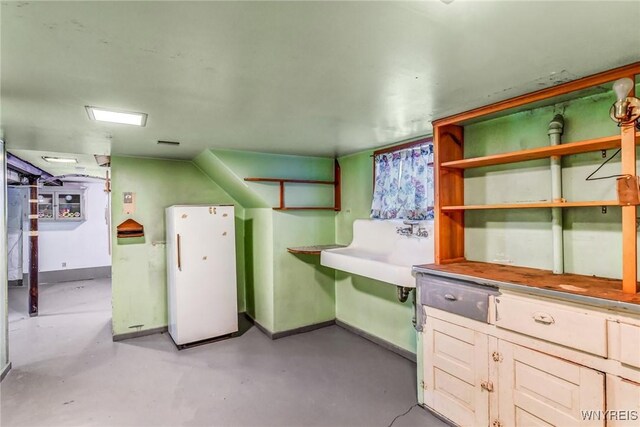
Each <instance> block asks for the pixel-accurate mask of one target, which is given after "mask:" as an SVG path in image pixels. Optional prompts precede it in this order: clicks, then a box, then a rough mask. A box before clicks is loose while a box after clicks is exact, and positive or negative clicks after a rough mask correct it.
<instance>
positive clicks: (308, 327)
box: [244, 312, 336, 340]
mask: <svg viewBox="0 0 640 427" xmlns="http://www.w3.org/2000/svg"><path fill="white" fill-rule="evenodd" d="M244 315H245V317H246V318H247V319H248V320H249V321H250V322H251V323H253V324H254V326H255V327H256V328H258V330H260V332H262V333H263V334H265V335H266V336H268V337H269V339H272V340H277V339H280V338H284V337H289V336H291V335H298V334H304V333H305V332H311V331H315V330H316V329H320V328H326V327H327V326H333V325H335V324H336V321H335V319H331V320H327V321H326V322H320V323H314V324H312V325H306V326H300V327H299V328H293V329H287V330H286V331H279V332H272V331H270V330H269V329H267V328H265V327H264V326H262V325H261V324H260V322H258V321H257V320H256V319H254V318H253V317H251V315H250V314H248V313H247V312H245V313H244Z"/></svg>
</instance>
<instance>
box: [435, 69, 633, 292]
mask: <svg viewBox="0 0 640 427" xmlns="http://www.w3.org/2000/svg"><path fill="white" fill-rule="evenodd" d="M636 74H640V62H636V63H633V64H630V65H627V66H624V67H620V68H616V69H613V70H609V71H606V72H603V73H599V74H595V75H592V76H588V77H585V78H582V79H579V80H575V81H572V82H568V83H563V84H560V85H557V86H554V87H551V88H547V89H542V90H539V91H536V92H532V93H529V94H526V95H522V96H518V97H515V98H511V99H508V100H505V101H501V102H498V103H495V104H491V105H488V106H485V107H481V108H476V109H474V110H470V111H467V112H463V113H460V114H456V115H453V116H450V117H446V118H442V119H438V120H435V121H434V122H433V129H434V152H435V165H434V175H435V177H436V180H435V183H436V184H435V200H436V203H435V204H436V206H435V222H436V225H435V263H436V265H445V264H452V263H456V262H463V261H465V258H464V253H465V251H464V247H465V241H464V212H465V211H466V210H480V209H531V208H555V207H562V208H569V207H587V206H621V205H620V203H619V202H618V201H617V200H607V201H585V202H539V203H505V204H492V205H467V206H465V205H464V170H465V169H468V168H475V167H482V166H492V165H499V164H505V163H515V162H521V161H527V160H535V159H543V158H549V157H552V156H565V155H571V154H578V153H586V152H591V151H599V150H607V149H612V148H621V157H622V171H621V173H622V174H624V175H631V176H636V175H637V173H636V144H638V139H639V137H640V134H639V133H638V132H636V130H635V127H634V126H633V124H627V125H623V126H621V127H620V135H614V136H610V137H604V138H594V139H588V140H584V141H576V142H571V143H566V144H561V145H558V146H549V147H541V148H534V149H529V150H521V151H514V152H509V153H502V154H496V155H492V156H484V157H476V158H469V159H465V158H464V149H463V147H464V123H465V122H467V121H470V120H474V121H478V119H480V118H482V117H485V116H492V115H495V114H496V113H499V112H507V110H511V109H514V108H518V107H522V106H526V105H528V104H532V103H536V102H540V101H544V100H548V99H551V98H554V97H556V96H561V95H566V94H569V93H571V92H576V91H580V90H584V89H588V88H590V87H593V86H599V85H603V84H608V83H612V82H613V81H615V80H617V79H619V78H623V77H629V78H631V79H634V81H635V75H636ZM612 103H613V100H612ZM621 209H622V241H623V244H622V257H623V260H622V261H623V262H622V265H623V271H622V292H624V293H626V294H636V293H640V287H639V286H638V281H637V262H636V260H637V253H638V248H637V229H636V211H637V207H636V206H635V205H624V206H621Z"/></svg>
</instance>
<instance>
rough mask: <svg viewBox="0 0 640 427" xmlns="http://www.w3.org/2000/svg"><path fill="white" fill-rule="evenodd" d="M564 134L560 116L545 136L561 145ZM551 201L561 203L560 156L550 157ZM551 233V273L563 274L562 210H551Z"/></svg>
mask: <svg viewBox="0 0 640 427" xmlns="http://www.w3.org/2000/svg"><path fill="white" fill-rule="evenodd" d="M563 132H564V117H562V114H556V116H555V117H554V118H553V120H551V122H550V123H549V128H548V130H547V134H548V135H549V144H550V145H560V144H561V143H562V133H563ZM551 200H552V201H553V202H562V201H563V200H564V199H563V198H562V164H561V157H560V156H551ZM551 233H552V241H553V272H554V274H563V273H564V249H563V248H564V242H563V235H562V208H551Z"/></svg>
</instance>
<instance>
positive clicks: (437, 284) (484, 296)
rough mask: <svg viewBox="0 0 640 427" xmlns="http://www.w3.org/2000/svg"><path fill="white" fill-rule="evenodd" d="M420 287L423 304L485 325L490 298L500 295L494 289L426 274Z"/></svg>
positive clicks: (422, 276) (419, 281)
mask: <svg viewBox="0 0 640 427" xmlns="http://www.w3.org/2000/svg"><path fill="white" fill-rule="evenodd" d="M418 286H419V287H420V295H421V297H420V302H421V303H422V304H424V305H426V306H428V307H433V308H437V309H440V310H444V311H448V312H449V313H453V314H457V315H460V316H462V317H466V318H469V319H473V320H477V321H479V322H484V323H487V322H488V312H489V298H490V296H491V295H498V294H499V293H498V291H497V290H496V289H494V288H489V287H481V286H475V285H471V284H468V283H466V282H462V281H459V280H453V279H445V278H441V277H434V276H427V275H424V274H421V275H420V276H419V277H418Z"/></svg>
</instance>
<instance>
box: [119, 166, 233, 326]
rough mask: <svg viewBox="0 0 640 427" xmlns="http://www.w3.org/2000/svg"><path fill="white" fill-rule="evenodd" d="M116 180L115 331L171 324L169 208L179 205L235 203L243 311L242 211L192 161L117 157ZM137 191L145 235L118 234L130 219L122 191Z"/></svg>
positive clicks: (136, 213)
mask: <svg viewBox="0 0 640 427" xmlns="http://www.w3.org/2000/svg"><path fill="white" fill-rule="evenodd" d="M111 170H112V176H113V182H112V215H111V217H112V224H113V227H112V239H113V255H112V260H113V266H112V277H113V278H112V301H113V333H114V334H123V333H128V332H133V331H136V330H145V329H151V328H156V327H161V326H166V325H167V295H166V255H165V246H164V245H162V244H159V245H153V242H158V241H164V240H165V222H164V210H165V208H166V207H167V206H171V205H174V204H214V203H226V204H229V203H234V204H236V249H237V253H238V254H237V268H238V308H239V310H240V311H244V272H245V268H244V227H243V216H244V211H243V209H242V208H241V207H240V206H238V205H237V203H235V201H234V200H233V199H232V198H231V197H230V196H229V195H228V194H227V193H226V192H224V191H223V190H222V189H221V188H220V187H219V186H218V185H217V184H215V183H214V182H212V181H211V180H210V179H209V178H208V177H207V176H206V175H205V174H203V173H202V172H201V171H200V170H199V169H198V168H197V167H196V166H195V165H194V164H193V163H192V162H186V161H171V160H156V159H143V158H132V157H118V156H113V157H112V159H111ZM125 191H132V192H134V193H136V212H135V213H134V214H133V215H131V216H130V217H131V218H133V219H135V220H136V221H138V222H140V223H141V224H143V225H144V229H145V236H144V238H140V239H130V241H129V240H123V239H120V241H118V239H117V238H116V233H115V229H116V226H117V225H118V224H120V223H121V222H122V221H124V220H125V219H127V218H128V217H129V216H128V215H125V214H124V213H123V210H122V193H123V192H125Z"/></svg>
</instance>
